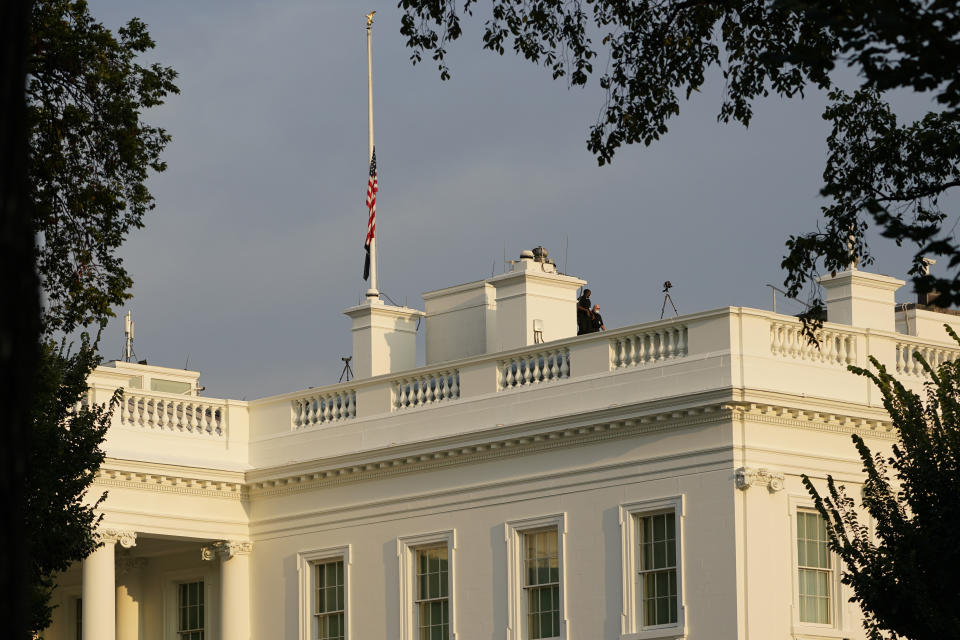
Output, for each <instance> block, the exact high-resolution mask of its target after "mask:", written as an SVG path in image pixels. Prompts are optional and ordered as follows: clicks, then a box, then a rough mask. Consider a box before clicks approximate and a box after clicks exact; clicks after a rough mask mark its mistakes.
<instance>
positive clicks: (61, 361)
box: [25, 335, 121, 630]
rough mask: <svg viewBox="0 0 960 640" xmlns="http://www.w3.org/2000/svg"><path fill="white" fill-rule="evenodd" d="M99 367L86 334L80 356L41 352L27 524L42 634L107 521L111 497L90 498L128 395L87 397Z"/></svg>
mask: <svg viewBox="0 0 960 640" xmlns="http://www.w3.org/2000/svg"><path fill="white" fill-rule="evenodd" d="M98 362H99V358H97V356H96V354H95V350H94V348H93V346H92V345H91V344H90V340H89V339H88V338H87V337H86V336H85V335H84V336H83V337H82V339H81V345H80V348H79V349H78V350H77V351H76V352H75V353H71V352H70V351H69V349H68V348H67V347H66V346H65V343H62V342H61V343H60V344H59V345H57V344H56V343H54V342H51V341H47V342H45V343H44V344H43V346H42V349H41V356H40V371H39V375H38V376H37V380H38V388H37V393H36V397H35V400H34V404H33V424H34V428H33V433H32V436H31V437H32V440H33V443H32V448H31V452H30V459H29V464H28V465H27V486H28V487H29V488H30V491H29V492H28V494H27V505H26V523H25V524H26V528H27V531H29V532H30V536H29V539H28V541H27V548H28V555H29V558H30V565H29V574H28V579H29V583H28V584H30V586H31V589H32V591H31V594H30V596H31V613H32V620H31V623H32V628H33V629H35V630H42V629H44V628H46V627H47V626H48V625H49V624H50V615H51V612H52V608H51V607H50V606H49V600H50V594H51V591H52V589H53V586H54V578H55V575H56V573H57V572H60V571H64V570H66V569H67V568H68V567H69V566H70V564H71V563H72V562H75V561H77V560H78V559H81V558H84V557H86V556H87V555H89V554H90V552H91V551H93V550H94V548H96V546H97V544H96V542H95V540H94V538H93V536H92V535H91V532H92V531H93V530H94V528H95V527H96V525H97V523H98V522H99V520H100V518H99V516H97V515H96V514H95V512H94V509H95V508H96V506H98V505H99V504H100V502H102V501H103V499H104V498H105V497H106V493H104V494H102V495H101V496H100V497H99V499H97V500H96V501H95V502H94V503H92V504H91V503H89V502H88V500H87V499H85V496H86V494H87V491H88V490H89V488H90V485H91V483H92V482H93V479H94V476H95V475H96V470H97V469H98V468H99V467H100V464H101V463H102V462H103V459H104V452H103V450H101V449H100V443H101V442H102V441H103V437H104V435H105V434H106V432H107V427H108V426H109V424H110V416H111V413H112V411H113V408H114V406H116V404H117V403H118V402H119V400H120V395H121V391H120V390H118V391H117V392H116V393H115V394H114V395H113V398H112V399H111V400H110V402H108V403H107V404H105V405H103V404H92V403H89V402H87V401H86V400H85V398H86V396H87V376H88V375H89V374H90V371H92V370H93V368H94V367H96V365H97V363H98ZM80 399H84V400H80ZM94 497H96V496H94Z"/></svg>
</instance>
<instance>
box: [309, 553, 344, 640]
mask: <svg viewBox="0 0 960 640" xmlns="http://www.w3.org/2000/svg"><path fill="white" fill-rule="evenodd" d="M314 570H315V571H316V577H315V581H314V583H315V584H316V589H317V592H316V594H315V597H314V602H315V607H314V614H313V615H314V616H316V629H317V635H316V636H315V638H317V640H343V637H344V623H343V622H344V621H343V610H344V593H343V584H344V583H343V560H331V561H329V562H322V563H319V562H318V563H317V564H315V565H314Z"/></svg>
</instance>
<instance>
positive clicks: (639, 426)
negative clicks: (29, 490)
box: [94, 396, 896, 500]
mask: <svg viewBox="0 0 960 640" xmlns="http://www.w3.org/2000/svg"><path fill="white" fill-rule="evenodd" d="M714 397H716V396H714ZM703 399H705V398H703ZM656 404H658V405H660V404H661V403H659V402H658V403H656ZM661 406H662V405H661ZM655 408H656V407H650V406H649V405H648V410H649V409H655ZM630 409H631V407H629V406H621V407H612V408H611V409H609V410H606V411H602V412H599V413H598V414H597V415H593V416H592V420H591V419H588V420H586V424H577V425H570V424H569V423H568V424H557V423H556V422H554V421H551V423H552V424H550V425H549V426H547V425H540V426H539V428H538V427H537V425H526V426H523V425H514V426H511V427H508V428H507V429H496V430H491V431H488V432H487V433H485V434H483V435H482V438H483V439H482V441H479V442H477V441H471V442H468V443H464V442H463V441H462V440H461V441H460V442H457V440H455V439H452V438H451V439H447V440H446V441H445V442H444V441H441V442H432V443H430V442H423V443H418V444H417V443H414V444H411V445H407V446H403V447H401V448H399V449H397V448H392V449H383V450H380V451H379V452H366V453H365V454H364V455H365V456H366V458H365V459H363V460H358V459H357V458H356V457H354V458H353V459H352V460H351V459H350V458H349V457H344V458H340V459H337V460H329V459H328V460H317V461H314V462H309V463H298V464H296V465H289V466H286V467H278V468H274V469H263V470H256V471H253V472H247V473H246V474H243V473H241V472H220V473H217V472H215V471H213V470H207V469H193V468H189V467H174V466H166V465H159V464H151V465H149V468H147V467H145V466H144V463H137V462H133V461H130V463H129V464H126V463H127V461H119V460H108V461H107V463H105V464H104V466H103V467H102V468H101V469H100V470H99V471H98V472H97V477H96V479H95V480H94V484H95V485H97V486H101V487H120V488H128V489H137V490H146V491H157V492H166V493H175V494H182V495H196V496H205V497H215V498H222V499H229V500H247V499H249V498H250V497H251V496H255V497H273V496H284V495H289V494H293V493H299V492H303V491H311V490H315V489H319V488H323V487H328V486H339V485H344V484H348V483H353V482H362V481H367V480H380V479H384V478H389V477H392V476H397V475H401V474H407V473H416V472H420V471H430V470H437V469H443V468H448V467H451V466H454V465H462V464H472V463H477V462H483V461H486V460H495V459H499V458H507V457H515V456H524V455H535V454H537V453H541V452H545V451H549V450H552V449H556V448H559V447H567V446H581V445H586V444H591V443H596V442H602V441H606V440H614V439H622V438H630V437H635V436H638V435H643V434H647V433H656V432H661V431H668V430H677V429H683V428H687V427H693V426H697V425H704V424H716V423H721V422H725V421H730V420H747V421H750V422H757V423H762V424H771V425H778V426H785V427H789V428H795V429H805V430H814V431H819V432H827V433H837V434H851V433H857V434H860V435H863V436H867V437H872V438H880V439H885V440H893V439H895V438H896V433H895V431H894V429H893V426H892V423H891V422H890V421H889V419H887V420H882V419H878V418H876V417H864V416H862V415H861V416H857V415H851V414H850V413H843V412H838V411H835V410H833V411H816V410H811V409H807V408H798V407H790V406H786V405H781V404H773V403H763V402H747V401H738V400H732V401H731V400H725V401H719V402H718V401H716V400H714V401H713V402H706V403H702V404H700V405H696V406H692V407H685V408H681V409H673V410H666V411H664V410H661V411H659V412H656V411H654V412H651V413H648V414H646V415H639V416H634V417H630V418H622V417H619V416H622V414H623V412H624V411H629V410H630ZM576 417H577V418H579V419H583V418H584V416H576ZM531 429H537V430H535V431H532V432H531ZM476 435H477V434H474V436H476ZM431 446H432V447H433V448H432V449H427V450H424V449H425V448H427V447H431ZM391 454H392V455H391ZM371 456H372V457H371ZM218 476H219V477H218Z"/></svg>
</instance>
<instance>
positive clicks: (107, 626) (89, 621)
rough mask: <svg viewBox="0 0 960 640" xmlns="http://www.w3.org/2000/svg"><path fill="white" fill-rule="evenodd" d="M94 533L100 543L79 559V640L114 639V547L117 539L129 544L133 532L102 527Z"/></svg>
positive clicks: (134, 540)
mask: <svg viewBox="0 0 960 640" xmlns="http://www.w3.org/2000/svg"><path fill="white" fill-rule="evenodd" d="M95 535H96V536H97V538H98V539H99V541H100V542H102V543H103V546H101V547H99V548H98V549H96V550H95V551H94V552H93V553H91V554H90V555H89V556H87V557H86V558H85V559H84V560H83V640H116V632H117V628H116V624H117V621H116V575H115V567H114V559H115V558H114V551H115V548H116V544H117V542H119V543H120V545H121V546H122V547H124V548H127V549H129V548H130V547H132V546H133V545H134V544H136V540H137V534H136V533H134V532H132V531H118V530H116V529H103V530H101V531H98V532H97V533H96V534H95Z"/></svg>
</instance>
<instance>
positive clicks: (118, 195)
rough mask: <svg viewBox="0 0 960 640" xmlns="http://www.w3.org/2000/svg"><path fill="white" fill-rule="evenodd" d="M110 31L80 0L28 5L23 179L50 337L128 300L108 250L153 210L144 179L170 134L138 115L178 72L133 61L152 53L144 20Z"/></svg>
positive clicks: (126, 280)
mask: <svg viewBox="0 0 960 640" xmlns="http://www.w3.org/2000/svg"><path fill="white" fill-rule="evenodd" d="M118 35H119V38H117V37H115V36H114V35H113V33H111V32H110V30H109V29H107V28H106V27H104V26H103V25H102V24H100V23H98V22H96V21H95V20H94V19H93V17H92V16H91V15H90V13H89V10H88V8H87V4H86V2H84V1H83V0H40V1H38V2H36V4H35V5H34V9H33V31H32V39H31V52H32V57H31V59H30V63H29V74H30V76H29V77H30V80H29V84H28V87H27V104H28V113H29V126H30V148H31V155H30V166H29V173H30V184H31V197H32V200H33V206H34V210H35V220H36V228H37V233H38V234H39V253H40V256H39V261H38V269H39V272H40V277H41V281H42V283H41V284H42V288H43V292H44V294H45V297H46V305H47V311H46V313H45V318H44V320H45V326H46V329H47V330H48V331H57V330H59V331H63V332H65V333H69V332H70V331H72V330H73V329H74V328H75V327H77V326H78V325H89V324H91V323H103V322H105V321H106V319H107V318H108V317H109V316H111V315H113V314H112V311H111V307H112V306H115V305H118V304H121V303H122V302H123V301H124V300H126V299H127V298H129V296H130V294H129V289H130V286H131V284H132V281H131V280H130V276H129V275H128V274H127V272H126V271H125V270H124V268H123V265H122V262H121V260H120V258H119V257H118V256H117V255H116V249H117V248H118V247H119V246H120V245H121V244H122V242H123V241H124V239H125V238H126V236H127V234H128V233H129V231H130V230H131V229H132V228H136V227H140V226H142V224H143V223H142V218H143V215H144V214H145V213H146V212H147V211H149V210H150V209H152V208H153V206H154V202H153V198H152V196H151V195H150V192H149V191H148V190H147V187H146V185H145V184H144V183H145V181H146V178H147V175H148V171H149V170H151V169H152V170H153V171H163V170H164V168H165V165H164V163H163V162H161V161H160V153H161V151H162V150H163V148H164V146H165V145H166V144H167V142H168V141H169V140H170V136H169V135H167V133H166V132H165V131H164V130H163V129H161V128H159V127H154V126H150V125H147V124H145V123H144V122H143V121H142V120H141V119H140V112H141V110H143V109H145V108H149V107H152V106H156V105H159V104H161V103H162V101H163V99H164V97H165V96H166V95H167V94H168V93H177V88H176V86H175V85H174V84H173V80H174V78H175V77H176V73H175V72H174V71H173V70H172V69H170V68H168V67H163V66H161V65H159V64H153V65H150V66H147V67H144V66H141V65H139V64H137V63H136V61H135V60H136V57H137V56H138V54H142V53H144V52H146V51H148V50H149V49H151V48H153V46H154V43H153V41H152V40H151V39H150V35H149V34H148V33H147V27H146V25H145V24H144V23H142V22H141V21H139V20H137V19H136V18H134V19H133V20H131V21H130V22H129V23H127V25H126V26H125V27H122V28H121V29H119V30H118Z"/></svg>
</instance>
